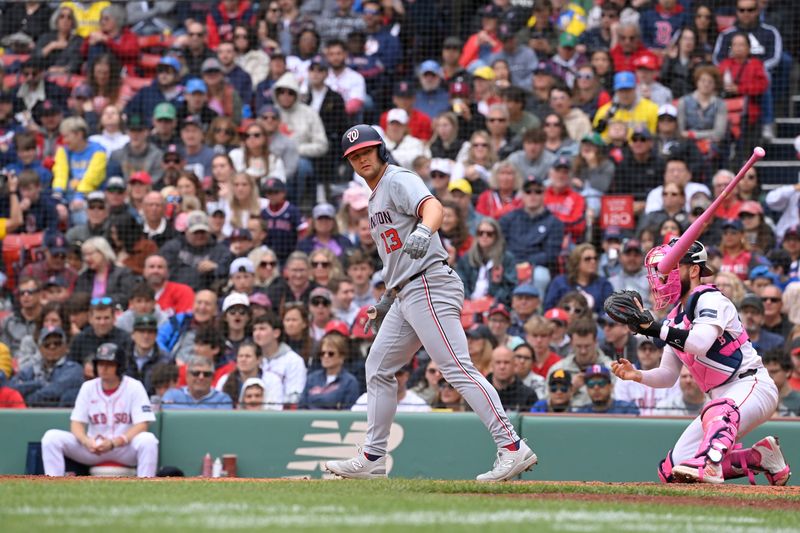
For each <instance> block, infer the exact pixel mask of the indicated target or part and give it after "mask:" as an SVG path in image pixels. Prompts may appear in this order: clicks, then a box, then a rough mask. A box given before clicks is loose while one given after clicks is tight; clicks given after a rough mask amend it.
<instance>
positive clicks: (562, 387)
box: [550, 385, 569, 393]
mask: <svg viewBox="0 0 800 533" xmlns="http://www.w3.org/2000/svg"><path fill="white" fill-rule="evenodd" d="M550 392H552V393H556V392H569V385H550Z"/></svg>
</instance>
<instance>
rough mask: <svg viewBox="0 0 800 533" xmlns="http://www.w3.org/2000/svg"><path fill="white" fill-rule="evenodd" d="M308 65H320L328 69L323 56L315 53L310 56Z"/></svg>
mask: <svg viewBox="0 0 800 533" xmlns="http://www.w3.org/2000/svg"><path fill="white" fill-rule="evenodd" d="M308 66H309V67H322V68H324V69H326V70H327V69H328V62H327V61H325V58H324V57H322V56H321V55H319V54H317V55H315V56H314V57H312V58H311V62H310V63H309V65H308Z"/></svg>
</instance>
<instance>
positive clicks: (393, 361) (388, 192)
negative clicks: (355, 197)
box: [364, 165, 519, 455]
mask: <svg viewBox="0 0 800 533" xmlns="http://www.w3.org/2000/svg"><path fill="white" fill-rule="evenodd" d="M431 197H432V196H431V193H430V191H429V190H428V189H427V188H426V187H425V185H424V183H423V182H422V179H421V178H420V177H419V176H418V175H417V174H415V173H413V172H411V171H409V170H406V169H404V168H402V167H398V166H396V165H389V166H388V167H387V168H386V171H385V173H384V174H383V177H382V178H381V180H380V181H379V182H378V185H377V187H375V190H373V191H372V195H371V196H370V198H369V221H370V233H371V234H372V238H373V240H374V241H375V242H376V243H377V245H378V252H379V253H380V256H381V259H382V260H383V264H384V265H385V266H384V272H383V274H384V279H385V281H386V287H387V288H388V290H392V289H398V288H399V290H398V291H397V297H396V299H395V301H394V303H393V304H392V306H391V308H390V309H389V312H388V313H387V314H386V316H385V317H384V319H383V323H382V324H381V327H380V330H379V331H378V335H377V336H376V338H375V342H374V343H373V344H372V347H371V349H370V352H369V356H368V357H367V362H366V373H367V395H368V399H369V401H368V408H367V426H368V427H367V435H366V441H365V444H364V451H365V452H366V453H369V454H373V455H386V451H387V441H388V438H389V428H390V427H391V425H392V420H393V419H394V415H395V412H396V410H397V381H396V380H395V377H394V375H395V373H396V372H397V371H398V370H399V369H400V368H401V367H403V365H405V364H407V363H408V362H409V361H410V360H411V358H412V357H413V355H414V354H415V353H416V352H417V350H419V348H420V346H424V347H425V351H427V352H428V354H430V356H431V359H433V360H434V361H436V364H437V366H438V367H439V369H440V370H441V372H442V375H443V376H444V378H445V379H446V380H447V381H448V383H450V384H451V385H453V386H454V387H455V388H456V389H457V390H458V391H459V392H460V393H461V395H462V396H463V397H464V399H465V400H466V401H467V403H469V405H470V407H471V408H472V410H473V411H475V413H477V414H478V416H479V417H480V419H481V421H483V423H484V424H485V425H486V426H487V428H489V431H490V432H491V433H492V437H493V438H494V441H495V443H496V444H497V446H498V448H499V447H501V446H506V445H508V444H512V443H514V442H516V441H517V440H519V437H518V436H517V433H516V431H515V430H514V427H513V426H512V425H511V422H509V420H508V417H507V416H506V413H505V411H504V410H503V406H502V404H501V403H500V398H499V397H498V395H497V391H496V390H495V389H494V387H492V386H491V384H489V382H488V381H486V378H484V377H483V375H481V373H480V372H478V370H477V369H476V368H475V366H474V365H473V364H472V362H471V361H470V358H469V351H468V349H467V337H466V335H465V333H464V328H463V327H462V326H461V308H462V306H463V303H464V284H463V282H462V281H461V278H459V277H458V274H456V273H455V271H453V270H452V269H451V268H450V267H449V266H447V265H446V264H445V262H446V260H447V252H446V251H445V249H444V246H443V245H442V241H441V239H440V238H439V236H438V234H435V235H433V237H432V238H431V243H430V247H429V248H428V252H427V254H426V255H425V257H423V258H422V259H416V260H415V259H411V257H410V256H409V255H408V254H406V253H403V246H404V245H405V242H406V239H407V238H408V237H409V236H410V235H411V234H412V233H413V232H414V230H415V228H416V226H417V224H418V223H419V222H420V207H421V206H422V203H423V202H424V201H425V200H427V199H429V198H431ZM412 277H413V278H415V279H413V280H410V278H412ZM409 280H410V281H409Z"/></svg>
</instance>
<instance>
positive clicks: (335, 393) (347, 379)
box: [300, 368, 360, 411]
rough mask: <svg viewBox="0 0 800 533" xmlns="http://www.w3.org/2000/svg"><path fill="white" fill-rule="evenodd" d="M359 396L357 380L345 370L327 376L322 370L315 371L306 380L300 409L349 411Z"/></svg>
mask: <svg viewBox="0 0 800 533" xmlns="http://www.w3.org/2000/svg"><path fill="white" fill-rule="evenodd" d="M359 395H360V391H359V387H358V380H356V378H355V376H353V374H351V373H350V372H348V371H347V370H342V371H340V372H339V374H338V375H336V376H329V375H328V374H327V372H326V370H325V369H324V368H320V369H319V370H315V371H314V372H311V373H310V374H309V375H308V378H307V379H306V388H305V390H304V391H303V395H302V396H300V407H301V408H302V409H339V410H343V411H349V410H350V408H351V407H353V404H354V403H356V400H357V399H358V396H359Z"/></svg>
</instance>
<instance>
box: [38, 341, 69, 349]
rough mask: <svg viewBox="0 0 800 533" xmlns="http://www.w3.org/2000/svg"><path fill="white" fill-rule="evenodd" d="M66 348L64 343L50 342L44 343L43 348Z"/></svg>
mask: <svg viewBox="0 0 800 533" xmlns="http://www.w3.org/2000/svg"><path fill="white" fill-rule="evenodd" d="M62 346H64V341H50V342H43V343H42V348H45V349H47V350H53V349H55V348H61V347H62Z"/></svg>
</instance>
